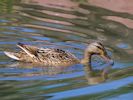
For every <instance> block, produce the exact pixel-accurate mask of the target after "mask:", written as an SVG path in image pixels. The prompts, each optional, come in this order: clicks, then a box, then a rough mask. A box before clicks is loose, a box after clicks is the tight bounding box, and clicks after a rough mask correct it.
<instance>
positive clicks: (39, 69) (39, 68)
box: [7, 62, 67, 76]
mask: <svg viewBox="0 0 133 100" xmlns="http://www.w3.org/2000/svg"><path fill="white" fill-rule="evenodd" d="M7 66H8V67H10V68H14V69H15V68H16V69H20V70H22V69H25V70H29V71H28V72H24V71H25V70H23V73H24V74H22V73H21V76H39V75H56V74H59V73H63V72H64V70H65V69H66V68H67V67H62V66H61V67H50V66H49V67H47V66H43V65H40V64H35V63H34V64H33V63H23V62H13V63H12V64H9V65H7Z"/></svg>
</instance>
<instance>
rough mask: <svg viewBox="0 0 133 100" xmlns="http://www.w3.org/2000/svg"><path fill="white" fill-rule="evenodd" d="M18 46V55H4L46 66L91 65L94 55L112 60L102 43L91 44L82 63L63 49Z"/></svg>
mask: <svg viewBox="0 0 133 100" xmlns="http://www.w3.org/2000/svg"><path fill="white" fill-rule="evenodd" d="M17 46H18V47H19V48H21V49H22V51H20V52H16V53H13V52H7V51H4V53H5V54H6V55H7V56H8V57H10V58H13V59H15V60H18V61H24V62H32V63H38V64H43V65H44V66H71V65H74V64H78V63H82V64H85V65H87V64H88V65H89V64H90V62H91V56H92V55H93V54H97V55H100V56H101V57H103V58H105V59H106V60H108V61H109V60H110V58H109V56H108V55H107V52H106V51H105V48H104V46H103V45H102V44H101V43H100V42H94V43H91V44H89V46H88V47H87V48H86V50H85V52H84V58H83V59H82V60H81V61H80V60H79V59H78V58H77V57H75V56H74V55H73V54H71V53H69V52H66V51H64V50H61V49H53V48H38V47H35V46H30V45H25V44H22V43H18V44H17ZM90 69H91V67H90Z"/></svg>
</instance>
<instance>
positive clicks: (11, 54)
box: [4, 51, 20, 60]
mask: <svg viewBox="0 0 133 100" xmlns="http://www.w3.org/2000/svg"><path fill="white" fill-rule="evenodd" d="M4 53H5V55H7V56H8V57H10V58H12V59H15V60H20V58H19V57H17V56H16V53H14V52H8V51H4Z"/></svg>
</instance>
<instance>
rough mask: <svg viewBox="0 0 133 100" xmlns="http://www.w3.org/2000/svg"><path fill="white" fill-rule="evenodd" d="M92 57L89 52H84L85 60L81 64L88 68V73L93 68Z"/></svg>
mask: <svg viewBox="0 0 133 100" xmlns="http://www.w3.org/2000/svg"><path fill="white" fill-rule="evenodd" d="M91 56H92V54H90V53H89V52H87V51H85V52H84V58H83V59H82V60H81V63H82V64H83V65H84V66H85V68H87V70H88V71H92V68H91Z"/></svg>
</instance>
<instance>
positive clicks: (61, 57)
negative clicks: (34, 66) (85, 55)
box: [36, 48, 79, 66]
mask: <svg viewBox="0 0 133 100" xmlns="http://www.w3.org/2000/svg"><path fill="white" fill-rule="evenodd" d="M36 54H37V55H36V57H37V58H38V60H39V61H38V62H43V64H44V65H45V66H70V65H73V64H77V63H79V60H78V59H77V58H76V57H75V56H74V55H73V54H71V53H69V52H67V51H64V50H61V49H52V48H41V49H38V50H37V53H36Z"/></svg>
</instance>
